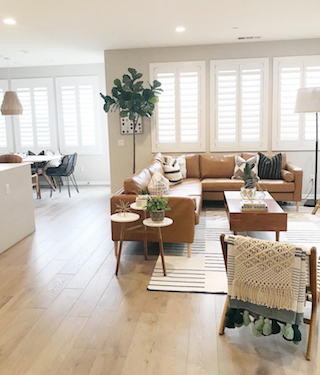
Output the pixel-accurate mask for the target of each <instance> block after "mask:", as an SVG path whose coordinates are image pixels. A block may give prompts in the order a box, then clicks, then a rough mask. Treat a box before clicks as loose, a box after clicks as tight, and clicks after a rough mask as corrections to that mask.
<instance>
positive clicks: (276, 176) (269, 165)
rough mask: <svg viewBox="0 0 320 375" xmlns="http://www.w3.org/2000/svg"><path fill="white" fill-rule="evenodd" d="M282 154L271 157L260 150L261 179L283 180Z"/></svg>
mask: <svg viewBox="0 0 320 375" xmlns="http://www.w3.org/2000/svg"><path fill="white" fill-rule="evenodd" d="M281 164H282V155H281V154H277V155H275V156H274V157H273V158H271V159H269V158H268V157H267V156H265V155H263V154H262V153H261V152H259V166H258V175H259V177H260V178H261V179H264V178H267V179H271V180H281Z"/></svg>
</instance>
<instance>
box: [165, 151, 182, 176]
mask: <svg viewBox="0 0 320 375" xmlns="http://www.w3.org/2000/svg"><path fill="white" fill-rule="evenodd" d="M166 160H167V161H166V163H167V164H168V165H171V166H172V165H173V164H174V162H175V160H177V162H178V164H179V167H180V171H181V175H182V178H183V179H184V178H187V163H186V155H180V156H178V157H174V156H169V155H167V156H166Z"/></svg>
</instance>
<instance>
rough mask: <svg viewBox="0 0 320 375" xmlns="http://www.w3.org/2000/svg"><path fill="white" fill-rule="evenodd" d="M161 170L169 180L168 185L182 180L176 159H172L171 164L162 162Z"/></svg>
mask: <svg viewBox="0 0 320 375" xmlns="http://www.w3.org/2000/svg"><path fill="white" fill-rule="evenodd" d="M163 170H164V175H165V176H166V177H167V179H168V180H169V181H170V185H176V184H179V183H180V182H182V174H181V170H180V167H179V164H178V162H177V159H175V160H174V161H173V163H172V165H170V164H168V163H163Z"/></svg>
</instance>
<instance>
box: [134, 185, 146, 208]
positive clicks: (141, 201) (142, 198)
mask: <svg viewBox="0 0 320 375" xmlns="http://www.w3.org/2000/svg"><path fill="white" fill-rule="evenodd" d="M148 198H149V190H148V189H144V190H140V191H139V195H138V196H137V198H136V204H137V206H138V207H145V206H146V205H147V201H148Z"/></svg>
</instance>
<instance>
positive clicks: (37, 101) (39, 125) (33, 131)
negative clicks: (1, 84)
mask: <svg viewBox="0 0 320 375" xmlns="http://www.w3.org/2000/svg"><path fill="white" fill-rule="evenodd" d="M11 82H12V89H13V90H14V91H16V92H17V94H18V97H19V99H20V102H21V105H22V108H23V113H22V115H19V116H15V119H14V121H15V123H16V128H15V129H16V130H15V139H16V149H17V151H18V152H21V151H28V150H32V151H33V152H40V151H42V150H43V149H49V150H56V149H57V148H58V147H57V137H56V128H55V126H56V123H55V113H54V102H53V83H52V79H51V78H32V79H13V80H12V81H11Z"/></svg>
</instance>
